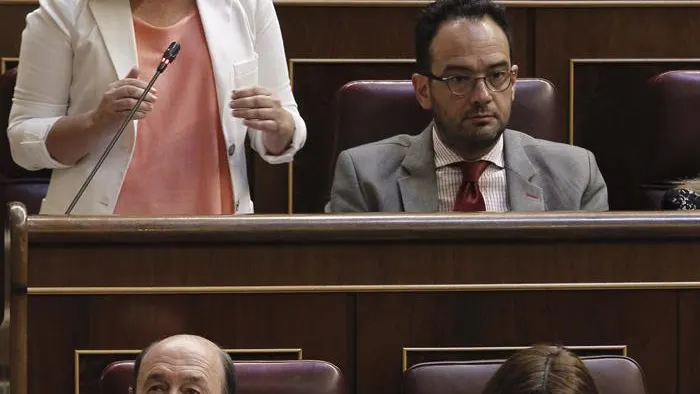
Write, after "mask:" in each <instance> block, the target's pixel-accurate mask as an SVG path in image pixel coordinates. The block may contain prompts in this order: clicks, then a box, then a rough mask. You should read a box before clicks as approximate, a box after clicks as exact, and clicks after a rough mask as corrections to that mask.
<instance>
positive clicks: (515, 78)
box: [510, 65, 518, 101]
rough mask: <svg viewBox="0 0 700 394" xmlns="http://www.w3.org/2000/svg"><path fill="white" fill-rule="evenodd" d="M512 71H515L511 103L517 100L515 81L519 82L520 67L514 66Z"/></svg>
mask: <svg viewBox="0 0 700 394" xmlns="http://www.w3.org/2000/svg"><path fill="white" fill-rule="evenodd" d="M512 70H513V88H512V92H511V97H510V99H511V101H512V100H515V81H517V80H518V66H517V65H513V68H512Z"/></svg>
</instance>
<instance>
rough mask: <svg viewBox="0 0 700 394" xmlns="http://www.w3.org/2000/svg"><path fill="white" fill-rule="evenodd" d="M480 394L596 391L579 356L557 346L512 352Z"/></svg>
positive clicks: (582, 393) (587, 393)
mask: <svg viewBox="0 0 700 394" xmlns="http://www.w3.org/2000/svg"><path fill="white" fill-rule="evenodd" d="M482 394H598V389H597V388H596V385H595V382H594V381H593V377H592V376H591V373H590V372H589V371H588V368H586V366H585V365H584V364H583V362H582V361H581V359H579V358H578V357H576V355H574V354H573V353H571V352H570V351H568V350H567V349H565V348H563V347H559V346H548V345H535V346H533V347H530V348H527V349H523V350H519V351H517V352H515V353H514V354H513V355H512V356H511V357H510V358H509V359H508V360H507V361H506V362H505V363H503V365H501V367H500V368H499V369H498V370H497V371H496V373H495V374H494V375H493V376H492V377H491V379H489V381H488V383H487V384H486V388H485V389H484V391H483V392H482Z"/></svg>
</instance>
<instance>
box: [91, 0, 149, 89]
mask: <svg viewBox="0 0 700 394" xmlns="http://www.w3.org/2000/svg"><path fill="white" fill-rule="evenodd" d="M88 4H89V7H90V10H91V11H92V14H93V16H94V17H95V22H96V23H97V27H98V29H99V30H100V33H101V34H102V39H103V40H104V43H105V47H106V48H107V53H109V57H110V59H111V60H112V64H113V65H114V70H115V72H116V74H117V79H122V78H124V77H126V74H128V73H129V70H131V68H132V67H134V66H135V65H136V64H137V63H138V55H137V54H136V38H135V34H134V24H133V22H132V16H131V6H130V5H129V2H128V1H126V0H91V1H90V2H89V3H88Z"/></svg>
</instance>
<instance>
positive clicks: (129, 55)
mask: <svg viewBox="0 0 700 394" xmlns="http://www.w3.org/2000/svg"><path fill="white" fill-rule="evenodd" d="M39 3H40V6H39V8H38V9H37V10H36V11H34V12H32V13H30V14H29V15H28V16H27V26H26V28H25V30H24V32H23V34H22V46H21V50H20V60H19V68H18V80H17V85H16V88H15V95H14V105H13V107H12V112H11V114H10V122H9V123H10V124H9V127H8V134H9V139H10V145H11V149H12V156H13V159H14V160H15V161H16V162H17V164H19V165H21V166H22V167H24V168H27V169H29V170H38V169H41V168H52V169H54V171H53V175H52V177H51V182H50V184H49V190H48V193H47V195H46V198H45V199H44V201H43V203H42V206H41V211H40V212H41V213H45V214H63V213H64V212H65V210H66V208H67V207H68V205H69V204H70V202H71V200H72V199H73V198H74V196H75V195H76V193H77V192H78V190H79V188H80V187H81V185H82V184H83V182H84V181H85V179H86V178H87V176H88V174H89V173H90V171H91V170H92V168H93V167H94V166H95V164H96V162H97V160H98V159H99V157H100V155H101V154H102V152H103V151H104V149H105V148H106V146H107V144H108V143H109V141H110V140H111V139H112V137H113V136H114V133H115V132H116V131H117V129H118V128H119V126H120V124H121V123H122V121H123V120H124V119H125V118H126V116H127V114H128V113H129V111H130V109H131V108H132V107H133V106H134V105H135V104H136V101H137V99H138V97H139V96H140V95H141V94H142V93H143V91H144V89H145V87H146V85H147V83H146V82H145V81H148V80H150V78H151V76H152V75H153V72H154V71H155V69H156V67H157V65H158V64H159V62H160V60H161V56H162V54H163V51H164V50H165V48H167V46H168V45H169V44H170V42H172V41H178V42H179V43H180V44H181V46H182V49H181V50H180V53H179V55H178V57H177V59H176V60H175V62H174V63H173V64H172V65H170V66H169V67H168V69H167V70H166V71H165V73H163V74H162V75H161V76H160V77H159V79H158V80H157V82H156V84H155V85H154V89H153V90H152V91H151V92H150V93H149V94H148V96H147V98H146V99H145V100H144V101H143V102H142V104H141V105H140V106H139V109H138V111H137V114H136V117H135V118H136V119H138V120H137V121H134V122H131V124H130V125H129V126H128V127H127V128H126V130H125V132H124V134H123V135H122V137H121V138H120V140H119V142H118V143H117V145H116V146H115V147H114V149H113V150H112V152H111V153H110V155H109V156H108V157H107V159H106V160H105V162H104V164H103V165H102V167H101V169H100V170H99V171H98V172H97V174H96V175H95V178H94V179H93V180H92V182H91V184H90V186H89V187H88V188H87V189H86V190H85V193H84V194H83V196H82V198H81V199H80V201H79V202H78V204H77V205H76V206H75V209H74V210H73V213H76V214H93V215H110V214H117V215H169V214H177V215H218V214H232V213H252V212H253V202H252V201H251V198H250V191H249V187H248V180H247V171H246V157H245V148H244V143H245V138H246V134H248V135H249V137H250V141H251V145H252V147H253V149H254V150H255V151H257V152H258V154H260V156H261V157H262V158H263V159H264V160H266V161H267V162H269V163H272V164H277V163H284V162H288V161H290V160H291V159H292V157H293V156H294V154H295V153H296V151H297V150H299V149H300V148H301V147H302V146H303V144H304V141H305V140H306V125H305V124H304V121H303V119H302V118H301V117H300V116H299V112H298V110H297V106H296V102H295V100H294V97H293V95H292V91H291V87H290V83H289V75H288V71H287V65H286V58H285V52H284V46H283V42H282V35H281V31H280V27H279V22H278V20H277V16H276V14H275V10H274V6H273V4H272V0H40V2H39Z"/></svg>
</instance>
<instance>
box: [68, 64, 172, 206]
mask: <svg viewBox="0 0 700 394" xmlns="http://www.w3.org/2000/svg"><path fill="white" fill-rule="evenodd" d="M162 72H163V71H161V70H160V69H158V70H156V73H155V74H153V77H152V78H151V81H150V82H148V86H146V89H145V90H144V91H143V94H142V95H141V97H139V99H138V101H137V102H136V105H134V107H133V108H132V109H131V111H130V112H129V115H127V117H126V118H124V121H123V122H122V124H121V126H119V130H118V131H117V132H116V133H115V134H114V137H112V140H111V141H110V142H109V145H107V148H106V149H105V151H104V152H103V153H102V156H100V159H99V160H98V161H97V164H96V165H95V167H94V168H93V169H92V171H90V175H88V177H87V179H86V180H85V182H83V185H82V186H81V187H80V190H78V194H76V196H75V198H73V201H71V203H70V205H69V206H68V209H66V215H70V213H71V212H72V211H73V208H75V205H76V204H77V203H78V201H79V200H80V197H82V195H83V193H85V189H87V187H88V185H90V182H92V178H94V177H95V174H97V171H98V170H99V169H100V167H101V166H102V163H104V161H105V159H106V158H107V156H108V155H109V153H110V152H111V151H112V148H114V145H116V144H117V141H119V137H121V136H122V134H124V130H125V129H126V126H127V125H128V124H129V122H131V120H132V119H133V118H134V115H135V114H136V111H137V110H138V109H139V106H140V105H141V103H142V102H143V100H144V99H145V98H146V95H147V94H148V92H150V91H151V88H152V87H153V84H154V83H155V82H156V79H158V76H160V74H161V73H162Z"/></svg>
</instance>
